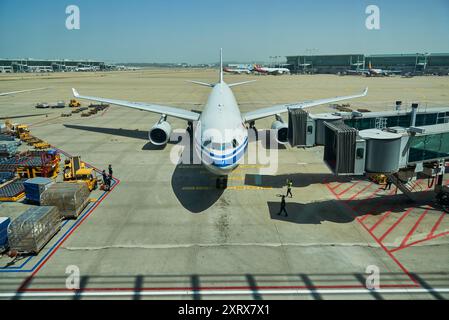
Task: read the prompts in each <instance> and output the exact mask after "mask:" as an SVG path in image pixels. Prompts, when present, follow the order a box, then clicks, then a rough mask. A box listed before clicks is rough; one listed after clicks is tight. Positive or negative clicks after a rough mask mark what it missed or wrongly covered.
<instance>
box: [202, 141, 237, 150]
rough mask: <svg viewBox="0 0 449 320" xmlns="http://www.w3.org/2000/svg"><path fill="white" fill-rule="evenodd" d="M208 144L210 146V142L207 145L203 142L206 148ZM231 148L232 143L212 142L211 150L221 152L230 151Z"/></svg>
mask: <svg viewBox="0 0 449 320" xmlns="http://www.w3.org/2000/svg"><path fill="white" fill-rule="evenodd" d="M209 144H210V142H209V143H207V144H206V142H205V143H204V146H205V147H206V146H207V145H209ZM231 148H233V143H221V142H212V149H213V150H217V151H223V150H227V149H231Z"/></svg>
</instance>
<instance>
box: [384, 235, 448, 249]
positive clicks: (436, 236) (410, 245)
mask: <svg viewBox="0 0 449 320" xmlns="http://www.w3.org/2000/svg"><path fill="white" fill-rule="evenodd" d="M447 235H449V231H446V232H443V233H439V234H437V235H435V236H432V237H430V238H424V239H421V240H416V241H414V242H411V243H409V244H408V245H406V246H403V247H402V248H396V249H393V250H391V252H395V251H399V250H403V249H407V248H410V247H412V246H414V245H416V244H418V243H421V242H426V241H429V240H433V239H437V238H440V237H444V236H447Z"/></svg>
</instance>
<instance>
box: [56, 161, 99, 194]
mask: <svg viewBox="0 0 449 320" xmlns="http://www.w3.org/2000/svg"><path fill="white" fill-rule="evenodd" d="M64 181H67V182H75V183H85V184H86V185H87V188H88V189H89V191H92V190H95V189H96V188H97V184H98V180H97V177H96V175H95V170H94V169H92V168H89V167H87V166H86V164H85V163H84V162H82V161H81V157H79V156H76V157H71V158H70V159H67V160H65V162H64Z"/></svg>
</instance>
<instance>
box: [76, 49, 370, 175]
mask: <svg viewBox="0 0 449 320" xmlns="http://www.w3.org/2000/svg"><path fill="white" fill-rule="evenodd" d="M253 81H254V80H253ZM253 81H244V82H238V83H231V84H227V83H226V82H224V80H223V58H222V54H221V51H220V72H219V78H218V82H217V83H213V84H210V83H204V82H199V81H191V82H193V83H195V84H198V85H202V86H206V87H209V88H212V91H211V93H210V95H209V98H208V100H207V103H206V105H205V106H204V109H203V111H202V112H201V113H196V112H192V111H189V110H185V109H182V108H177V107H170V106H163V105H156V104H150V103H143V102H131V101H124V100H115V99H107V98H99V97H92V96H83V95H80V94H79V93H78V92H77V91H76V90H75V89H72V90H73V95H74V96H75V97H76V98H80V99H87V100H93V101H99V102H104V103H109V104H115V105H119V106H124V107H128V108H133V109H138V110H145V111H149V112H154V113H158V114H160V115H161V118H160V120H159V121H158V122H157V123H156V124H155V125H154V126H153V127H152V128H150V130H149V140H150V141H151V142H152V143H153V144H155V145H165V144H167V142H168V141H169V139H170V135H171V132H172V126H171V125H170V123H169V122H168V121H167V117H173V118H178V119H183V120H186V121H187V122H188V123H189V128H192V127H193V123H194V122H195V123H196V128H197V130H196V131H195V132H196V133H195V136H194V142H193V144H194V146H195V150H196V152H197V154H198V155H199V156H200V158H201V162H202V164H203V165H204V166H205V168H206V169H208V170H209V171H210V172H212V173H214V174H215V175H217V176H218V177H217V179H218V180H217V182H218V181H219V180H220V179H226V176H227V175H228V174H229V173H230V172H231V171H232V170H233V169H235V168H236V167H237V166H238V165H239V162H240V160H241V159H242V158H243V155H244V154H245V151H246V149H247V146H248V129H247V128H246V126H245V123H247V124H249V126H250V127H253V126H254V123H255V121H256V120H259V119H263V118H267V117H271V116H274V117H275V120H274V121H273V123H272V126H271V127H272V128H273V130H275V131H276V140H277V141H278V142H279V143H282V144H286V143H287V137H288V134H287V133H288V124H287V123H285V122H283V121H282V119H281V118H280V114H281V113H284V112H287V111H289V110H291V109H302V108H308V107H313V106H317V105H321V104H326V103H333V102H337V101H342V100H347V99H353V98H359V97H364V96H366V94H367V92H368V88H366V89H365V91H363V93H359V94H355V95H350V96H343V97H333V98H328V99H319V100H307V101H302V102H297V103H291V104H284V103H283V104H278V105H274V106H271V107H267V108H261V109H257V110H254V111H249V112H246V113H243V114H242V113H241V112H240V109H239V106H238V104H237V101H236V99H235V97H234V94H233V93H232V90H231V88H232V87H235V86H238V85H242V84H246V83H249V82H253Z"/></svg>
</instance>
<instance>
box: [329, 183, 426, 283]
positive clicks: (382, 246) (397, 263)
mask: <svg viewBox="0 0 449 320" xmlns="http://www.w3.org/2000/svg"><path fill="white" fill-rule="evenodd" d="M326 186H327V187H328V189H329V191H330V192H331V193H332V194H333V195H334V196H335V197H336V198H337V199H338V200H340V198H339V197H338V195H337V194H336V193H335V192H334V191H333V190H332V189H331V188H330V187H329V186H328V185H326ZM342 203H343V205H344V206H346V208H348V209H349V210H350V212H354V211H353V210H352V208H351V207H350V206H349V205H348V204H347V203H346V201H342ZM352 216H353V217H354V218H355V219H356V220H357V222H358V223H359V224H360V225H361V226H362V227H363V228H364V229H365V230H366V231H367V232H368V233H369V234H370V236H371V237H372V238H373V239H374V241H376V243H377V244H378V245H379V246H380V247H381V248H382V250H384V251H385V253H386V254H387V255H388V256H389V257H390V258H391V259H392V260H393V261H394V262H395V263H396V265H397V266H398V267H399V268H400V269H401V270H402V271H403V272H404V273H405V274H406V275H407V277H409V279H410V280H411V281H412V282H413V283H414V285H412V287H420V284H419V283H418V282H417V281H416V280H415V278H413V276H412V275H411V274H410V272H409V271H408V270H407V269H406V268H405V267H404V265H403V264H402V263H401V262H400V261H399V260H398V259H397V258H396V257H395V256H394V255H393V254H392V253H391V252H390V251H389V250H388V249H387V248H386V247H385V246H384V245H383V243H382V242H381V241H379V239H377V237H376V236H375V235H374V234H373V233H372V232H371V231H370V230H369V229H368V227H367V226H366V225H365V224H364V223H363V222H361V221H360V219H358V218H357V217H355V215H354V214H353V215H352Z"/></svg>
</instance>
